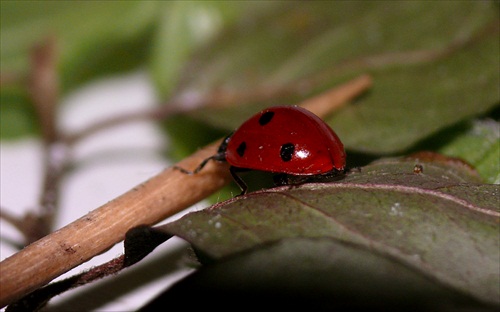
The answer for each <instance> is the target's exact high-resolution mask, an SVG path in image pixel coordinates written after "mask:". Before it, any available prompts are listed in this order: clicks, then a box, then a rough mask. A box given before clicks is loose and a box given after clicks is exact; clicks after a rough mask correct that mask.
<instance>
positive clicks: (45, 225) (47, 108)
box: [24, 37, 66, 244]
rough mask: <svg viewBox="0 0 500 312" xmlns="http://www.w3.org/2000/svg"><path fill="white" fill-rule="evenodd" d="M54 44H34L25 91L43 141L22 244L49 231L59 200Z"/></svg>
mask: <svg viewBox="0 0 500 312" xmlns="http://www.w3.org/2000/svg"><path fill="white" fill-rule="evenodd" d="M57 60H58V55H57V46H56V40H55V38H53V37H51V38H48V39H46V40H44V41H43V42H42V43H40V44H39V45H37V46H35V47H34V49H33V51H32V53H31V63H32V64H31V76H30V80H29V90H30V94H31V98H32V102H33V105H34V106H35V109H36V112H37V115H38V120H39V123H40V128H41V132H42V139H43V143H44V146H43V147H44V150H43V157H44V166H43V170H44V173H43V183H42V185H43V186H42V190H41V195H40V199H39V211H38V212H37V213H36V214H37V215H36V216H34V217H35V219H37V220H38V226H37V227H35V229H36V231H33V230H32V231H29V232H24V235H25V240H26V244H30V243H32V242H34V241H36V240H38V239H39V238H41V237H43V236H45V235H47V234H48V233H50V232H51V231H52V227H53V222H54V217H55V215H56V212H57V208H58V202H59V181H60V178H61V175H62V171H63V168H64V166H65V163H66V159H65V157H63V156H62V155H61V154H62V153H61V152H63V151H64V149H62V148H61V146H60V145H59V144H58V143H57V140H58V138H59V131H58V128H57V105H58V100H59V79H58V74H57Z"/></svg>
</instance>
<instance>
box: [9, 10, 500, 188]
mask: <svg viewBox="0 0 500 312" xmlns="http://www.w3.org/2000/svg"><path fill="white" fill-rule="evenodd" d="M0 35H1V54H0V56H1V62H0V65H1V78H2V80H1V81H2V82H1V93H0V97H1V106H0V108H1V112H0V113H1V114H0V116H1V120H0V122H1V139H2V140H15V139H18V138H21V137H26V136H36V135H38V134H39V131H40V130H39V129H38V127H37V126H36V125H37V121H36V118H37V117H36V114H35V112H34V108H33V105H32V103H31V99H30V97H29V93H28V89H27V85H26V80H27V77H28V73H29V70H30V62H29V53H30V51H31V49H32V47H33V46H34V45H35V44H37V43H40V42H42V41H43V40H46V39H47V38H49V37H52V38H55V39H56V40H57V47H58V51H59V59H58V74H59V77H60V83H61V90H62V91H61V92H62V96H64V95H66V94H68V93H69V92H71V91H73V90H75V89H77V88H78V87H80V86H82V85H83V84H85V83H86V82H89V81H91V80H93V79H96V78H99V77H103V76H107V75H118V74H122V73H128V72H130V71H134V70H138V69H142V70H147V71H148V73H149V75H150V77H151V79H152V81H153V83H154V86H155V90H156V92H157V95H158V99H159V103H158V104H159V105H181V106H182V105H185V106H187V105H190V104H192V102H193V101H194V102H198V103H201V102H202V100H203V99H204V98H213V96H214V94H217V95H221V94H222V95H223V96H222V97H221V98H224V99H227V98H229V99H230V100H228V101H225V102H224V101H221V102H220V103H216V104H218V105H208V106H203V105H200V107H197V109H194V110H192V111H190V112H188V113H184V114H182V115H175V116H170V117H169V118H167V119H166V120H165V122H164V123H163V124H165V129H166V134H168V135H169V136H170V138H171V142H172V146H171V148H170V151H169V152H170V155H171V156H172V157H175V158H179V157H182V156H183V155H186V153H189V152H191V151H193V150H195V149H196V148H199V147H200V146H202V144H204V143H207V142H211V141H212V140H214V139H216V138H218V137H220V136H221V135H223V134H225V133H228V132H230V131H231V130H232V129H234V128H235V127H237V126H238V125H239V124H240V123H241V122H242V121H243V120H245V119H246V118H247V117H248V116H249V115H250V114H253V113H254V112H256V111H258V110H259V109H261V108H262V107H265V106H269V105H274V104H296V103H298V102H300V101H301V100H303V99H305V98H307V97H309V96H312V95H315V94H317V93H319V92H321V91H323V90H326V89H328V88H331V87H334V86H335V85H336V84H339V83H342V82H345V81H347V80H348V79H350V78H353V77H355V76H357V75H359V74H361V73H369V74H370V75H372V76H373V79H374V85H373V87H372V89H371V90H370V92H369V93H368V94H366V95H365V96H363V97H362V98H360V99H359V100H357V101H356V102H355V103H353V104H352V105H350V106H348V107H346V108H345V109H342V110H341V111H339V112H337V113H335V114H334V115H333V116H330V117H329V118H328V119H327V121H328V123H329V124H330V125H331V126H332V127H333V129H335V131H336V132H337V133H338V134H339V136H340V137H341V139H342V140H343V142H344V144H345V146H346V148H347V151H348V154H349V165H350V166H351V167H352V166H359V165H363V164H366V163H367V162H369V161H370V160H371V159H374V158H377V157H380V156H383V155H399V154H407V153H410V152H413V151H417V150H434V151H438V152H443V153H445V154H447V155H449V156H454V157H461V158H463V159H465V160H466V161H468V162H470V163H471V164H472V165H474V166H475V167H476V168H477V169H478V171H479V172H480V174H481V175H482V177H483V178H484V180H485V182H489V183H500V163H499V157H500V143H499V142H500V140H499V138H500V134H499V133H500V126H499V121H498V116H499V100H500V90H499V85H500V70H499V69H500V61H499V60H500V58H499V55H500V47H499V41H498V36H499V7H498V2H495V1H433V2H428V1H397V2H393V1H387V2H385V1H332V2H328V1H311V2H308V1H293V2H286V1H266V2H263V1H243V2H241V1H2V2H1V32H0ZM269 94H270V95H271V96H269ZM224 96H225V97H224ZM212 104H213V103H212Z"/></svg>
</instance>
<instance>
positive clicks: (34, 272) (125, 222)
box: [0, 77, 371, 307]
mask: <svg viewBox="0 0 500 312" xmlns="http://www.w3.org/2000/svg"><path fill="white" fill-rule="evenodd" d="M353 85H354V86H357V87H356V88H353ZM370 85H371V80H370V79H366V77H362V78H358V79H354V80H353V81H350V82H348V83H346V84H345V85H341V86H339V87H338V88H337V89H338V91H339V92H340V90H342V89H344V88H347V89H349V90H350V91H349V92H348V93H349V96H347V97H346V96H342V97H340V98H331V99H330V101H329V105H332V107H339V105H338V102H339V101H341V102H345V101H346V100H351V99H353V98H355V97H356V96H358V95H359V94H361V93H362V92H364V91H365V90H366V89H367V88H369V87H370ZM340 93H341V92H340ZM219 143H220V140H218V141H217V142H215V143H212V144H210V145H208V146H206V147H205V148H203V149H201V150H199V151H197V152H196V153H194V154H193V155H191V156H189V157H187V158H186V159H184V160H182V161H181V162H179V163H178V165H179V166H181V167H183V168H194V167H196V166H197V165H198V164H199V163H200V162H201V161H202V160H203V159H205V158H207V157H209V156H211V155H213V154H214V153H215V152H216V151H217V148H218V146H219ZM230 180H231V177H230V174H229V170H228V168H227V165H226V164H221V163H214V162H210V163H209V164H207V166H206V167H205V169H204V170H203V172H200V173H199V174H196V175H186V174H183V173H181V172H180V171H178V170H174V169H172V168H168V169H166V170H164V171H163V172H161V173H159V174H158V175H156V176H154V177H152V178H151V179H149V180H148V181H146V182H144V183H142V184H140V185H138V186H137V187H135V188H133V189H132V190H130V191H128V192H126V193H125V194H123V195H121V196H119V197H118V198H116V199H114V200H112V201H111V202H109V203H107V204H105V205H103V206H101V207H99V208H97V209H96V210H94V211H92V212H90V213H89V214H87V215H85V216H83V217H82V218H80V219H78V220H76V221H74V222H73V223H71V224H69V225H67V226H65V227H64V228H62V229H60V230H58V231H56V232H54V233H52V234H50V235H48V236H46V237H44V238H42V239H40V240H38V241H36V242H34V243H33V244H31V245H29V246H27V247H26V248H24V249H23V250H22V251H20V252H18V253H16V254H14V255H13V256H11V257H9V258H7V259H5V260H4V261H2V262H0V284H1V285H2V292H1V293H0V307H2V306H5V305H7V304H9V303H11V302H13V301H15V300H17V299H19V298H20V297H22V296H24V295H26V294H27V293H29V292H31V291H33V290H35V289H37V288H39V287H41V286H43V285H45V284H47V283H48V282H50V281H51V280H52V279H54V278H56V277H57V276H59V275H61V274H63V273H65V272H67V271H68V270H70V269H72V268H74V267H76V266H78V265H80V264H82V263H83V262H85V261H87V260H89V259H91V258H92V257H94V256H95V255H98V254H100V253H102V252H104V251H105V250H107V249H108V248H110V247H111V246H113V245H114V244H116V243H117V242H119V241H121V240H123V238H124V235H125V233H126V232H127V230H128V229H130V228H132V227H135V226H138V225H144V224H146V225H151V224H155V223H157V222H159V221H161V220H163V219H165V218H166V217H169V216H172V215H173V214H175V213H177V212H180V211H182V210H183V209H185V208H187V207H189V206H191V205H193V204H195V203H197V202H199V201H200V200H202V199H204V198H206V197H207V196H208V195H210V194H212V193H214V192H216V191H217V190H219V189H220V188H221V187H222V186H224V185H225V184H227V183H228V182H229V181H230Z"/></svg>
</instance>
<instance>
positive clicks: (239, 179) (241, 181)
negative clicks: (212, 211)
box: [229, 166, 248, 196]
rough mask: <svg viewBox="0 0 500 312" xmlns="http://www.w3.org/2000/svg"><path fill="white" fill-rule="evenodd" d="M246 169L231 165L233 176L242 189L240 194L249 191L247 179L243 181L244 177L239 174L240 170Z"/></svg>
mask: <svg viewBox="0 0 500 312" xmlns="http://www.w3.org/2000/svg"><path fill="white" fill-rule="evenodd" d="M244 170H245V169H241V168H238V167H233V166H231V167H230V168H229V172H230V173H231V176H232V177H233V180H234V182H236V184H238V186H239V187H240V189H241V193H240V194H239V195H238V196H241V195H245V194H246V193H247V190H248V186H247V184H246V183H245V181H243V179H242V178H241V177H240V176H239V175H238V174H237V172H238V171H240V172H241V171H244Z"/></svg>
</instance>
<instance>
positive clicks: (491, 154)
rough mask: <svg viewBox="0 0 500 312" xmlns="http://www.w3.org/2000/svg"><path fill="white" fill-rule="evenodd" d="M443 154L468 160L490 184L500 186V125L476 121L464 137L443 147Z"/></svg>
mask: <svg viewBox="0 0 500 312" xmlns="http://www.w3.org/2000/svg"><path fill="white" fill-rule="evenodd" d="M440 151H441V152H442V153H443V154H446V155H450V156H454V157H461V158H463V159H467V161H469V162H470V163H471V164H472V165H474V167H475V168H476V170H477V171H478V172H479V173H480V174H481V176H483V177H485V178H486V181H487V182H489V183H495V184H500V123H499V122H498V121H494V120H491V119H488V120H475V121H473V122H472V123H471V124H470V125H469V127H467V130H466V131H464V133H463V134H462V135H459V136H456V137H455V138H454V139H452V140H450V141H449V142H448V143H447V144H445V145H444V146H442V147H441V149H440Z"/></svg>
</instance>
